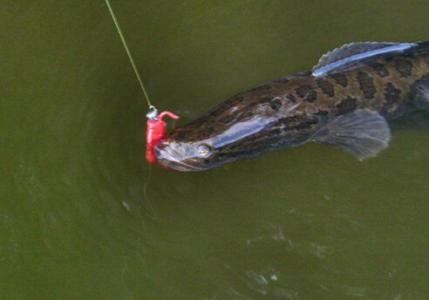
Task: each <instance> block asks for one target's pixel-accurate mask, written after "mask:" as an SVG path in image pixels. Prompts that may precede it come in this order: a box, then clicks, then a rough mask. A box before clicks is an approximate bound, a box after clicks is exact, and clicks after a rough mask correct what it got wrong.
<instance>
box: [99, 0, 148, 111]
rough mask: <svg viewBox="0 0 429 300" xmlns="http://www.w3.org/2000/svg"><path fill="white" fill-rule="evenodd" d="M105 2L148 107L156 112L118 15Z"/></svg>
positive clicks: (107, 1)
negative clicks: (117, 17)
mask: <svg viewBox="0 0 429 300" xmlns="http://www.w3.org/2000/svg"><path fill="white" fill-rule="evenodd" d="M104 2H106V5H107V8H108V9H109V12H110V15H111V16H112V20H113V23H114V24H115V27H116V30H117V32H118V34H119V37H120V39H121V41H122V45H123V46H124V48H125V52H126V53H127V55H128V58H129V60H130V63H131V66H132V67H133V70H134V73H135V74H136V76H137V80H138V82H139V85H140V87H141V89H142V91H143V94H144V96H145V99H146V102H147V105H148V106H149V110H150V111H152V110H155V107H154V106H153V105H152V103H151V102H150V100H149V96H148V94H147V92H146V89H145V87H144V84H143V81H142V79H141V77H140V73H139V71H138V69H137V66H136V63H135V62H134V59H133V56H132V55H131V52H130V49H129V48H128V45H127V41H126V40H125V37H124V35H123V33H122V30H121V27H120V26H119V23H118V20H117V19H116V15H115V13H114V12H113V9H112V6H111V5H110V2H109V0H104Z"/></svg>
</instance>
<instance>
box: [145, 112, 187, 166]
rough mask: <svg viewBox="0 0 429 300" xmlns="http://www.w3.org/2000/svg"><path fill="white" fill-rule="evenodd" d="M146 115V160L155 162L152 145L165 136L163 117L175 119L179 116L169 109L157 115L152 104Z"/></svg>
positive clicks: (165, 125) (165, 124)
mask: <svg viewBox="0 0 429 300" xmlns="http://www.w3.org/2000/svg"><path fill="white" fill-rule="evenodd" d="M146 116H147V122H146V160H147V161H148V162H149V163H151V164H155V163H156V162H157V159H156V155H155V149H154V147H155V146H156V145H157V144H158V143H159V142H160V141H161V140H162V139H164V138H166V137H167V128H166V127H167V123H166V122H165V121H164V120H163V118H164V117H165V116H167V117H170V118H172V119H174V120H177V119H178V118H179V116H177V115H176V114H174V113H172V112H170V111H163V112H161V113H160V114H159V115H158V111H157V110H156V108H155V107H153V106H152V107H151V108H150V111H149V113H148V114H147V115H146Z"/></svg>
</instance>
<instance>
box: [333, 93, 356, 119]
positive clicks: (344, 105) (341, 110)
mask: <svg viewBox="0 0 429 300" xmlns="http://www.w3.org/2000/svg"><path fill="white" fill-rule="evenodd" d="M336 107H337V115H342V114H346V113H348V112H351V111H353V110H355V109H356V107H357V104H356V99H355V98H352V97H347V98H345V99H343V100H342V101H341V102H340V103H338V104H337V105H336Z"/></svg>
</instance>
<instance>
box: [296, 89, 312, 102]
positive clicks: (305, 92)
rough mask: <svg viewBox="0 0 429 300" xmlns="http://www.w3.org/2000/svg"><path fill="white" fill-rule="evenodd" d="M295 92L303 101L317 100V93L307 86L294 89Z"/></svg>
mask: <svg viewBox="0 0 429 300" xmlns="http://www.w3.org/2000/svg"><path fill="white" fill-rule="evenodd" d="M295 92H296V94H297V95H298V96H300V97H302V98H303V99H304V100H305V101H308V102H314V101H315V100H317V92H316V91H315V90H314V89H313V88H312V87H311V86H309V85H302V86H300V87H298V88H296V89H295Z"/></svg>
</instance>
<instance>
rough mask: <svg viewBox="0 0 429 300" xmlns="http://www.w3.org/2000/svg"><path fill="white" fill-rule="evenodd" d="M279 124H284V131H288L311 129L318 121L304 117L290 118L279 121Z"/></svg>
mask: <svg viewBox="0 0 429 300" xmlns="http://www.w3.org/2000/svg"><path fill="white" fill-rule="evenodd" d="M279 123H281V124H284V127H283V130H284V131H290V130H300V129H307V128H311V127H312V125H314V124H316V123H318V120H317V119H316V118H309V117H306V116H292V117H286V118H281V119H279Z"/></svg>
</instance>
